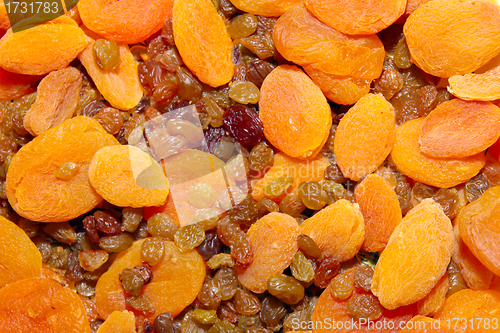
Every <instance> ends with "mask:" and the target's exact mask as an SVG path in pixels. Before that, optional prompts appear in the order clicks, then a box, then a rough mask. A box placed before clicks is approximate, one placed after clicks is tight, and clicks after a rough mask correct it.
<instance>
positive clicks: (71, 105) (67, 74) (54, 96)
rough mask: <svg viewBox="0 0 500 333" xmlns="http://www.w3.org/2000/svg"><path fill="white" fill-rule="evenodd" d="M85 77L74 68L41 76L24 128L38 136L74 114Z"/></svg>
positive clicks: (25, 117)
mask: <svg viewBox="0 0 500 333" xmlns="http://www.w3.org/2000/svg"><path fill="white" fill-rule="evenodd" d="M81 90H82V76H81V74H80V71H79V70H77V69H76V68H73V67H67V68H63V69H59V70H57V71H55V72H52V73H50V74H49V75H47V76H46V77H44V78H43V79H42V81H41V82H40V84H39V85H38V93H37V96H36V100H35V103H33V105H32V106H31V108H30V109H29V110H28V112H26V115H25V116H24V120H23V122H24V128H26V130H27V131H28V132H30V133H31V134H32V135H33V136H38V135H40V134H42V133H43V132H45V131H46V130H48V129H49V128H52V127H54V126H57V125H59V124H60V123H62V122H63V121H65V120H66V119H69V118H71V117H72V116H73V114H74V113H75V111H76V107H77V105H78V100H79V99H80V91H81Z"/></svg>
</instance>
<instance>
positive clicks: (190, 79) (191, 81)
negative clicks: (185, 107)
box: [177, 66, 203, 101]
mask: <svg viewBox="0 0 500 333" xmlns="http://www.w3.org/2000/svg"><path fill="white" fill-rule="evenodd" d="M177 77H178V78H179V85H178V89H179V90H178V94H179V98H180V99H185V100H188V101H197V100H199V99H200V98H201V96H202V95H201V94H202V91H203V86H202V85H201V82H200V81H198V79H197V78H196V77H195V76H194V75H193V74H192V73H191V72H190V71H189V69H187V68H186V67H184V66H180V67H179V68H178V69H177Z"/></svg>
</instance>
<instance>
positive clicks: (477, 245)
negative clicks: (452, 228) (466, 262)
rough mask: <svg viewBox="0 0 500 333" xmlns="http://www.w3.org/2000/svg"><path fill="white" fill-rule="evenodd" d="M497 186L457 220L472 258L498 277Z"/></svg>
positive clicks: (499, 195)
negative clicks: (472, 255)
mask: <svg viewBox="0 0 500 333" xmlns="http://www.w3.org/2000/svg"><path fill="white" fill-rule="evenodd" d="M499 214H500V187H499V186H496V187H492V188H490V189H489V190H487V191H486V192H484V194H483V195H482V196H481V197H479V199H477V200H476V201H474V202H472V203H470V204H468V205H467V206H466V207H465V208H464V209H462V210H461V211H460V213H459V214H458V216H457V218H456V224H457V225H458V228H459V231H460V236H461V237H462V240H463V241H464V243H465V244H466V245H467V247H468V248H469V249H470V250H471V252H472V253H473V254H474V256H475V257H476V258H477V259H479V261H480V262H481V263H483V265H484V266H486V267H487V268H488V269H489V270H490V271H492V272H493V273H494V274H496V275H500V241H499V239H500V219H499V216H500V215H499Z"/></svg>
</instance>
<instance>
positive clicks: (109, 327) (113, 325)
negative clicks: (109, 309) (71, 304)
mask: <svg viewBox="0 0 500 333" xmlns="http://www.w3.org/2000/svg"><path fill="white" fill-rule="evenodd" d="M96 333H136V330H135V316H134V313H133V312H130V311H122V312H120V311H115V312H113V313H111V314H110V315H109V317H108V319H106V321H104V323H102V325H101V326H99V329H98V330H97V332H96Z"/></svg>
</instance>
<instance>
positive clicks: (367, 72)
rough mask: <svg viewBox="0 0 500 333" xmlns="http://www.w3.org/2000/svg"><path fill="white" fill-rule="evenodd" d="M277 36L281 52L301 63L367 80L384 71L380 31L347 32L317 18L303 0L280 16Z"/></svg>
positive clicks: (274, 32)
mask: <svg viewBox="0 0 500 333" xmlns="http://www.w3.org/2000/svg"><path fill="white" fill-rule="evenodd" d="M273 39H274V43H275V45H276V49H277V50H278V51H279V53H280V54H281V55H282V56H283V57H284V58H285V59H287V60H289V61H292V62H294V63H296V64H297V65H301V66H304V65H310V66H311V67H312V68H314V69H317V70H321V71H323V72H324V73H327V74H333V75H338V76H350V77H353V78H359V79H364V80H373V79H375V78H377V77H379V76H380V74H381V73H382V66H383V63H384V56H385V52H384V46H383V44H382V42H381V41H380V39H379V38H378V37H377V36H376V35H369V36H366V35H361V36H347V35H344V34H343V33H341V32H339V31H337V30H335V29H332V28H330V27H328V26H327V25H325V24H323V23H322V22H321V21H319V20H318V19H317V18H315V17H314V16H313V15H312V14H311V13H310V12H309V11H308V10H307V9H306V7H305V6H304V4H303V3H298V4H296V5H294V6H293V7H291V8H290V9H289V10H288V11H286V12H285V14H283V15H282V16H281V17H280V18H279V19H278V21H277V22H276V25H275V27H274V31H273Z"/></svg>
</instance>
